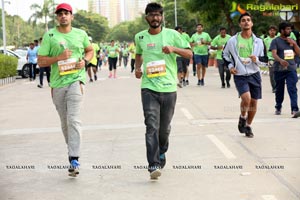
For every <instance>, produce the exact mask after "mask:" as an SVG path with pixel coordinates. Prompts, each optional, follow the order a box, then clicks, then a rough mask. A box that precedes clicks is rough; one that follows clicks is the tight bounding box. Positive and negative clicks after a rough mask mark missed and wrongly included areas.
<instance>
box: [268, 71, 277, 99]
mask: <svg viewBox="0 0 300 200" xmlns="http://www.w3.org/2000/svg"><path fill="white" fill-rule="evenodd" d="M269 76H270V83H271V86H272V92H273V93H274V92H275V87H276V83H275V79H274V67H273V66H269Z"/></svg>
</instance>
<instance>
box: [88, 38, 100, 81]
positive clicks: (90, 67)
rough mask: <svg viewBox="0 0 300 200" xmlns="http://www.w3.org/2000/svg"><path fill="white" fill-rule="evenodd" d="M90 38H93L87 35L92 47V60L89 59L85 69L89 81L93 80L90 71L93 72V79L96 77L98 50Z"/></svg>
mask: <svg viewBox="0 0 300 200" xmlns="http://www.w3.org/2000/svg"><path fill="white" fill-rule="evenodd" d="M92 40H93V39H92V37H89V41H90V43H91V44H92V47H93V49H94V54H93V58H92V60H90V62H89V63H88V64H87V66H86V71H87V72H88V76H89V79H90V82H93V78H92V71H93V73H94V79H95V81H97V78H98V77H97V53H98V51H99V46H98V44H96V43H92Z"/></svg>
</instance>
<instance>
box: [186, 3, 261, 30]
mask: <svg viewBox="0 0 300 200" xmlns="http://www.w3.org/2000/svg"><path fill="white" fill-rule="evenodd" d="M238 2H239V3H241V4H242V3H252V2H253V3H254V2H256V1H255V0H239V1H238ZM186 7H187V8H188V9H189V10H190V11H191V12H201V13H204V14H205V18H206V20H207V22H209V23H214V21H215V20H216V19H219V18H220V17H224V16H225V19H226V21H227V24H228V27H229V30H230V33H231V34H234V33H235V26H234V23H233V19H232V17H233V16H230V15H231V13H233V12H236V11H237V9H240V8H239V7H238V4H236V3H235V2H234V1H231V0H214V1H211V0H189V1H187V2H186ZM241 10H242V9H241Z"/></svg>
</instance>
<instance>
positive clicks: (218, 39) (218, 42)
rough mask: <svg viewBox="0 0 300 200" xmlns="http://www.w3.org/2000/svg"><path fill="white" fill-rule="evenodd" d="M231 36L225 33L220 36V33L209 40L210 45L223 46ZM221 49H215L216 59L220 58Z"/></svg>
mask: <svg viewBox="0 0 300 200" xmlns="http://www.w3.org/2000/svg"><path fill="white" fill-rule="evenodd" d="M230 37H231V36H230V35H228V34H226V35H225V37H224V38H223V37H221V35H217V36H216V37H215V38H214V39H213V41H212V42H211V44H210V45H211V46H214V47H220V46H222V47H224V45H225V44H226V42H227V41H228V40H229V38H230ZM222 51H223V49H218V50H217V59H218V60H222Z"/></svg>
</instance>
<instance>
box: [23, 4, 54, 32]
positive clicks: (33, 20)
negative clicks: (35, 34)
mask: <svg viewBox="0 0 300 200" xmlns="http://www.w3.org/2000/svg"><path fill="white" fill-rule="evenodd" d="M55 5H56V4H54V1H53V0H44V4H43V5H42V6H40V5H39V4H36V3H35V4H32V5H31V6H30V9H31V10H34V13H33V14H32V15H31V16H30V18H29V20H28V22H29V23H30V24H32V25H33V27H35V26H36V24H37V21H38V20H44V24H45V31H46V32H47V31H48V18H54V16H53V13H54V8H55Z"/></svg>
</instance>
